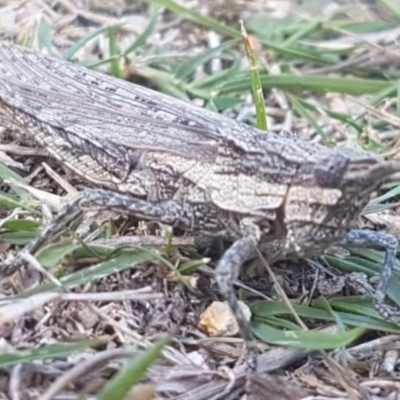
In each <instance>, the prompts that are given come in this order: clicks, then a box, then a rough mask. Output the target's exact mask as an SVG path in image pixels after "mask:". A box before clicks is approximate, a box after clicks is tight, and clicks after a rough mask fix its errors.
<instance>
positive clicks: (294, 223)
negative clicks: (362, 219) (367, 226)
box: [282, 149, 400, 257]
mask: <svg viewBox="0 0 400 400" xmlns="http://www.w3.org/2000/svg"><path fill="white" fill-rule="evenodd" d="M399 170H400V163H396V162H390V161H383V160H382V159H379V158H376V157H374V156H366V155H365V154H363V153H352V152H351V151H343V149H342V150H339V151H332V153H331V154H328V155H327V156H326V157H325V158H322V159H320V160H319V162H318V163H316V162H315V161H313V162H312V163H305V164H304V165H302V166H301V167H300V168H299V170H298V174H296V176H295V177H294V179H293V181H292V184H291V185H290V187H289V188H288V191H287V196H286V199H285V204H284V207H283V223H282V225H283V226H284V227H285V229H286V237H285V240H284V242H285V244H284V245H283V249H282V252H283V253H285V255H286V256H287V255H297V256H299V257H302V256H304V255H305V254H307V255H310V254H318V253H322V252H323V251H325V250H326V249H327V248H328V247H330V246H332V245H333V244H335V242H337V241H339V240H340V239H342V238H343V237H344V236H345V235H346V233H347V232H348V231H349V230H350V229H352V228H354V227H355V225H356V223H357V220H358V218H359V216H360V214H361V212H362V210H363V208H364V207H365V205H366V204H367V203H368V202H369V200H370V196H371V194H372V193H373V192H374V191H375V190H377V189H379V188H380V186H381V185H382V184H383V183H384V182H385V181H386V180H387V179H388V178H389V177H390V175H392V174H393V173H395V172H398V171H399Z"/></svg>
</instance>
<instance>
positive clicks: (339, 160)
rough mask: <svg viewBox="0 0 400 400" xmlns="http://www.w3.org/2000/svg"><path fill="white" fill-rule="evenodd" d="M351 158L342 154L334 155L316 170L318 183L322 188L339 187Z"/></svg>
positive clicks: (315, 174)
mask: <svg viewBox="0 0 400 400" xmlns="http://www.w3.org/2000/svg"><path fill="white" fill-rule="evenodd" d="M349 162H350V160H349V158H348V157H347V156H346V155H344V154H341V153H334V154H332V155H330V156H329V157H328V158H326V159H325V161H323V162H322V163H321V164H320V165H318V166H317V167H316V168H315V171H314V177H315V180H316V183H317V184H318V185H319V186H322V187H334V186H338V185H339V184H340V183H341V181H342V179H343V176H344V174H345V173H346V171H347V168H348V165H349Z"/></svg>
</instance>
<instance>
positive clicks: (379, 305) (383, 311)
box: [343, 230, 400, 324]
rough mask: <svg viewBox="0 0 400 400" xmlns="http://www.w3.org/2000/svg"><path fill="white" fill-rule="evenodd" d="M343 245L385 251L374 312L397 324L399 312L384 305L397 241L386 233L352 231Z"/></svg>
mask: <svg viewBox="0 0 400 400" xmlns="http://www.w3.org/2000/svg"><path fill="white" fill-rule="evenodd" d="M343 244H344V245H346V246H349V247H361V248H362V247H372V248H379V249H383V250H385V260H384V262H383V267H382V273H381V276H380V279H379V283H378V287H377V289H376V293H375V296H374V297H375V299H374V306H375V309H376V311H377V312H378V313H379V314H380V315H381V316H382V317H383V318H384V319H386V320H388V321H390V322H393V323H395V324H399V322H400V310H397V309H395V308H393V307H391V306H389V305H387V304H386V303H385V297H386V294H387V290H388V286H389V281H390V277H391V275H392V271H393V266H394V263H395V261H396V253H397V246H398V241H397V239H396V238H395V237H394V236H393V235H389V234H387V233H382V232H375V231H368V230H352V231H350V232H349V233H348V234H347V236H346V238H345V239H344V240H343Z"/></svg>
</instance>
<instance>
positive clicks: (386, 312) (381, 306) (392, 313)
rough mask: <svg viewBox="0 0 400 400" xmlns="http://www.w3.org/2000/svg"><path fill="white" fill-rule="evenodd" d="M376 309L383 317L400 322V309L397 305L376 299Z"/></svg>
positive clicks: (395, 322)
mask: <svg viewBox="0 0 400 400" xmlns="http://www.w3.org/2000/svg"><path fill="white" fill-rule="evenodd" d="M374 306H375V310H376V311H377V312H378V313H379V315H380V316H382V318H384V319H385V320H387V321H390V322H392V323H393V324H396V325H399V324H400V310H398V309H397V308H395V307H392V306H389V305H388V304H386V303H384V302H382V303H380V302H378V301H375V304H374Z"/></svg>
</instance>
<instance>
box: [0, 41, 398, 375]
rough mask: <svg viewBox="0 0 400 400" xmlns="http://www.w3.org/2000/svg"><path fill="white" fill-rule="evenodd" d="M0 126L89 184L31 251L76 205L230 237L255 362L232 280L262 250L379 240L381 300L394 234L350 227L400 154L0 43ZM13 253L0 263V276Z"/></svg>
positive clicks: (279, 254) (280, 252) (227, 277)
mask: <svg viewBox="0 0 400 400" xmlns="http://www.w3.org/2000/svg"><path fill="white" fill-rule="evenodd" d="M0 125H3V126H6V127H10V128H17V129H18V130H20V131H22V132H23V133H24V134H25V135H28V136H29V137H31V138H32V139H34V140H35V141H36V143H37V144H38V145H39V146H41V147H43V148H45V149H46V150H47V151H48V153H49V154H50V155H51V156H53V157H54V158H56V159H57V160H59V161H60V162H61V163H63V164H64V165H65V167H67V168H69V169H70V170H72V171H74V172H75V173H76V174H77V175H79V176H80V177H82V178H83V179H84V180H85V181H86V182H88V183H89V184H91V185H92V186H93V187H96V188H95V189H89V190H86V191H84V192H82V193H80V194H79V195H78V196H77V197H76V198H75V199H74V200H72V201H71V202H70V203H69V204H68V205H66V206H65V207H64V209H63V210H62V211H61V212H60V213H59V214H58V215H57V216H56V217H55V219H54V221H53V222H52V223H51V224H50V225H49V226H47V227H46V228H45V229H44V230H43V232H42V233H41V234H40V235H39V237H38V238H37V239H35V240H34V241H33V242H32V243H31V244H29V245H28V246H27V250H29V251H30V252H36V251H37V250H38V248H39V247H40V246H42V245H43V244H44V243H45V242H46V241H48V240H50V239H51V238H54V237H55V236H56V235H57V234H59V233H60V232H61V231H62V229H63V228H64V227H65V226H66V225H67V224H69V223H70V222H72V221H75V220H76V218H78V217H80V216H81V215H82V213H83V212H84V210H86V209H106V210H113V211H117V212H119V213H125V214H132V215H134V216H136V217H138V218H142V219H144V220H155V221H159V222H162V223H165V224H170V225H172V226H174V227H179V228H183V229H184V230H185V231H186V232H188V233H189V234H192V235H194V236H195V237H198V238H207V237H220V238H223V239H227V240H229V241H231V242H232V245H231V247H230V248H229V249H228V250H227V251H226V252H225V254H224V255H223V257H222V259H221V260H220V261H219V263H218V266H217V269H216V280H217V282H218V285H219V288H220V290H221V293H222V294H223V296H224V297H225V298H226V299H227V301H228V302H229V305H230V307H231V308H232V310H233V312H234V314H235V316H236V317H237V320H238V322H239V325H240V329H241V332H242V335H243V337H244V339H245V340H246V343H247V344H248V348H249V357H248V366H249V369H250V371H254V370H255V369H256V352H255V347H254V338H253V335H252V332H251V330H250V328H249V325H248V323H247V322H246V321H245V319H244V317H243V315H242V313H241V310H240V309H239V308H238V305H237V298H236V295H235V292H234V289H233V282H234V281H235V279H236V278H237V277H238V274H239V270H240V267H241V265H242V264H243V263H244V262H246V261H247V260H249V259H252V258H254V257H256V256H257V249H261V250H262V252H263V254H264V255H265V257H266V259H267V261H268V262H270V263H272V262H274V261H276V260H279V259H283V258H289V257H290V258H299V257H305V256H313V255H319V254H321V253H323V252H324V251H325V250H326V249H328V248H329V247H330V246H332V245H334V244H340V245H343V246H358V247H366V246H368V247H378V248H381V249H384V250H385V251H386V258H385V263H384V265H383V272H382V276H381V280H380V283H379V287H378V290H377V293H376V297H375V304H376V308H377V310H378V311H379V312H380V313H381V314H382V315H383V316H384V317H386V318H392V317H393V316H394V314H395V313H394V311H393V310H391V309H390V308H389V307H388V306H387V305H385V303H384V297H385V294H386V290H387V286H388V280H389V277H390V273H391V270H392V267H393V263H394V261H395V256H396V249H397V240H396V239H395V238H394V237H392V236H390V235H387V234H382V233H378V232H371V231H361V230H352V228H353V226H355V224H356V222H357V219H358V217H359V215H360V212H361V210H362V209H363V207H364V206H365V205H366V204H367V202H368V201H369V195H370V194H371V193H372V192H373V191H375V190H376V189H378V188H379V187H380V186H381V185H382V183H384V182H386V181H387V180H388V179H389V178H390V176H391V175H392V174H393V173H395V172H399V171H400V163H398V162H393V161H385V160H383V159H380V158H378V157H376V156H375V155H371V154H368V153H364V152H357V151H352V150H349V149H343V148H334V149H332V148H327V147H324V146H322V145H319V144H315V143H309V142H306V141H302V140H299V139H297V138H296V137H292V136H293V135H291V134H289V133H285V132H283V133H282V134H280V135H277V134H273V133H270V132H262V131H259V130H257V129H255V128H252V127H250V126H247V125H245V124H241V123H238V122H236V121H234V120H231V119H228V118H226V117H224V116H221V115H219V114H217V113H214V112H211V111H209V110H205V109H201V108H198V107H196V106H194V105H191V104H189V103H185V102H183V101H179V100H176V99H173V98H170V97H168V96H165V95H162V94H160V93H156V92H154V91H152V90H149V89H146V88H143V87H140V86H137V85H133V84H131V83H128V82H125V81H123V80H119V79H115V78H112V77H109V76H107V75H105V74H102V73H98V72H93V71H90V70H88V69H85V68H83V67H80V66H76V65H73V64H70V63H68V62H65V61H61V60H57V59H54V58H50V57H47V56H44V55H42V54H39V53H37V52H34V51H31V50H28V49H26V48H23V47H19V46H16V45H14V44H7V43H4V42H0ZM21 264H22V262H21V260H19V259H15V260H12V261H9V262H3V263H2V264H1V265H0V275H5V274H9V273H12V272H13V271H15V270H16V269H17V268H18V267H19V266H20V265H21Z"/></svg>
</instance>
